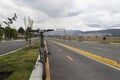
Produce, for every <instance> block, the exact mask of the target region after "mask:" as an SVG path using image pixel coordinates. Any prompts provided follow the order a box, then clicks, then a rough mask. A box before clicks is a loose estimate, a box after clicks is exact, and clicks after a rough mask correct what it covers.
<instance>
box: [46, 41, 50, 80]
mask: <svg viewBox="0 0 120 80" xmlns="http://www.w3.org/2000/svg"><path fill="white" fill-rule="evenodd" d="M45 44H46V53H47V61H46V80H50V79H51V78H50V66H49V59H48V44H47V41H45Z"/></svg>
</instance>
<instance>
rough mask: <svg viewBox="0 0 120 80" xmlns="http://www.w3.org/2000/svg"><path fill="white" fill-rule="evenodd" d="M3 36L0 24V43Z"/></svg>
mask: <svg viewBox="0 0 120 80" xmlns="http://www.w3.org/2000/svg"><path fill="white" fill-rule="evenodd" d="M3 35H4V28H3V27H2V25H1V24H0V42H1V40H2V39H3Z"/></svg>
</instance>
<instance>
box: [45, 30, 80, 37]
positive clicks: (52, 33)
mask: <svg viewBox="0 0 120 80" xmlns="http://www.w3.org/2000/svg"><path fill="white" fill-rule="evenodd" d="M81 33H82V31H80V30H66V31H52V32H47V34H48V35H51V36H53V35H60V36H64V35H68V36H78V35H79V34H81Z"/></svg>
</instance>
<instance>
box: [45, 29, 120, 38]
mask: <svg viewBox="0 0 120 80" xmlns="http://www.w3.org/2000/svg"><path fill="white" fill-rule="evenodd" d="M97 33H100V34H103V35H105V34H111V35H112V36H113V37H120V29H106V30H98V31H86V32H82V31H80V30H66V31H52V32H47V34H48V35H51V36H55V35H60V36H64V35H65V34H66V35H68V36H78V35H81V34H94V35H95V34H97Z"/></svg>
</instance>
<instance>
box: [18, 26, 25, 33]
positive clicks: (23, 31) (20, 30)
mask: <svg viewBox="0 0 120 80" xmlns="http://www.w3.org/2000/svg"><path fill="white" fill-rule="evenodd" d="M18 33H21V35H23V34H24V33H25V30H24V29H23V27H20V28H19V29H18Z"/></svg>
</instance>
